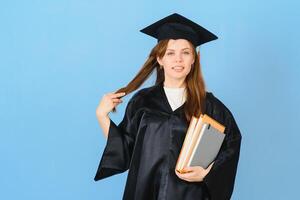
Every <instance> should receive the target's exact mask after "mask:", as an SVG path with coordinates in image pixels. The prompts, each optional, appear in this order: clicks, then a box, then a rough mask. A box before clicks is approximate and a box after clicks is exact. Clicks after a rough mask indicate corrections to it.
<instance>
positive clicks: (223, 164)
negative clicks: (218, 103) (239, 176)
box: [203, 111, 242, 200]
mask: <svg viewBox="0 0 300 200" xmlns="http://www.w3.org/2000/svg"><path fill="white" fill-rule="evenodd" d="M225 133H226V136H225V139H224V142H223V144H222V147H221V149H220V152H219V153H218V155H217V158H216V160H215V163H214V165H213V167H212V168H211V170H210V172H209V173H208V174H207V175H206V177H205V178H204V180H203V181H204V183H205V184H206V186H207V189H208V191H209V194H210V197H211V200H229V199H230V197H231V195H232V192H233V188H234V181H235V176H236V172H237V166H238V160H239V154H240V145H241V140H242V136H241V133H240V130H239V128H238V126H237V124H236V122H235V120H234V118H233V116H232V114H231V113H230V111H229V114H228V115H227V116H226V119H225Z"/></svg>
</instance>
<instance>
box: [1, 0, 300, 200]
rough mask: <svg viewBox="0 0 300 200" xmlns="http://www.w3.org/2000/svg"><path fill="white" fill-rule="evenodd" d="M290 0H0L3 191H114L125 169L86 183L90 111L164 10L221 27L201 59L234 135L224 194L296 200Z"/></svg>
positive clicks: (134, 63) (138, 57)
mask: <svg viewBox="0 0 300 200" xmlns="http://www.w3.org/2000/svg"><path fill="white" fill-rule="evenodd" d="M298 2H299V1H296V0H295V1H292V0H286V1H278V0H272V1H271V0H265V1H258V0H244V1H237V0H236V1H233V0H228V1H199V0H197V1H196V0H194V1H192V0H190V1H179V0H173V1H158V0H151V1H141V0H135V1H113V0H112V1H99V0H73V1H71V0H51V1H50V0H48V1H46V0H44V1H38V0H35V1H33V0H27V1H21V0H20V1H16V0H10V1H4V0H3V1H1V3H0V24H1V31H0V95H1V98H0V110H1V111H0V124H1V126H0V134H1V135H0V137H1V138H0V188H1V192H0V199H30V200H34V199H43V200H47V199H51V200H53V199H72V200H76V199H78V200H82V199H89V200H90V199H121V197H122V194H123V189H124V185H125V180H126V175H127V173H124V174H120V175H116V176H113V177H111V178H108V179H105V180H102V181H98V182H94V181H93V178H94V175H95V172H96V169H97V166H98V163H99V159H100V156H101V154H102V151H103V149H104V145H105V142H106V140H105V138H104V137H103V135H102V131H101V129H100V127H99V125H98V122H97V119H96V116H95V109H96V107H97V105H98V103H99V101H100V99H101V98H102V96H103V94H105V93H107V92H112V91H115V90H116V89H118V88H120V87H122V86H125V85H126V84H127V83H128V82H129V81H130V80H131V79H132V78H133V76H134V75H135V74H136V73H137V71H138V70H139V68H140V67H141V65H142V64H143V63H144V61H145V60H146V58H147V56H148V54H149V52H150V50H151V48H152V47H153V46H154V45H155V44H156V41H155V40H154V39H153V38H150V37H147V36H146V35H144V34H141V33H140V32H139V30H140V29H142V28H143V27H145V26H147V25H149V24H150V23H152V22H154V21H156V20H158V19H160V18H162V17H165V16H167V15H169V14H172V13H173V12H178V13H180V14H182V15H184V16H186V17H188V18H190V19H192V20H193V21H196V22H198V23H200V24H201V25H203V26H204V27H206V28H208V29H209V30H211V31H212V32H214V33H215V34H217V35H218V36H219V39H218V40H216V41H213V42H211V43H208V44H205V45H203V46H202V47H201V48H200V49H201V58H202V60H201V64H202V67H203V69H202V70H203V73H204V77H205V81H206V83H207V86H208V87H207V88H208V90H209V91H212V92H213V93H214V94H215V95H216V96H217V97H218V98H219V99H220V100H221V101H223V103H224V104H225V105H226V106H227V107H228V108H229V109H230V110H231V111H232V113H233V114H234V116H235V119H236V121H237V123H238V125H239V127H240V130H241V132H242V135H243V140H242V149H241V155H240V162H239V168H238V173H237V177H236V182H235V190H234V193H233V196H232V199H235V200H237V199H238V200H240V199H243V200H253V199H259V200H269V199H272V200H273V199H276V200H277V199H296V198H297V196H299V195H298V194H299V193H298V187H299V184H298V180H299V178H300V177H299V168H300V160H299V156H298V152H299V151H300V145H299V140H300V135H299V131H298V130H297V128H298V125H299V122H300V109H299V104H298V102H300V94H299V89H298V85H299V84H300V79H299V75H300V69H299V62H300V55H299V54H300V53H299V52H300V48H299V45H300V40H299V36H300V28H299V21H300V14H299V11H298V9H299V7H300V3H298ZM153 81H154V79H153V77H152V78H151V79H149V81H148V82H147V83H146V84H145V85H144V86H143V87H145V86H148V85H151V84H153ZM131 95H132V94H130V95H129V96H127V97H125V99H124V100H125V102H124V103H123V104H121V105H120V106H119V109H118V112H117V113H113V114H110V117H111V118H112V119H113V120H114V121H115V122H116V123H118V122H119V121H120V120H121V118H122V117H123V113H124V109H125V106H126V104H127V102H128V100H129V98H130V97H131Z"/></svg>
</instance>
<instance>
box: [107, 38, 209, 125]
mask: <svg viewBox="0 0 300 200" xmlns="http://www.w3.org/2000/svg"><path fill="white" fill-rule="evenodd" d="M168 42H169V39H166V40H161V41H159V42H158V43H157V45H156V46H154V48H153V49H152V50H151V52H150V55H149V57H148V59H147V60H146V62H145V63H144V65H143V67H142V68H141V69H140V71H139V72H138V73H137V74H136V76H135V77H134V78H133V79H132V80H131V81H130V82H129V83H128V84H127V86H126V87H123V88H120V89H118V90H117V91H116V93H118V92H125V93H126V95H127V94H129V93H131V92H133V91H135V90H136V89H138V88H139V87H140V86H141V85H142V84H143V83H144V82H145V81H146V80H147V78H148V77H149V76H150V75H151V74H152V72H153V71H154V69H156V81H155V85H157V84H160V83H162V82H164V80H165V75H164V70H163V68H160V66H159V64H158V62H157V59H156V58H157V57H159V58H162V57H163V56H164V55H165V52H166V50H167V46H168ZM190 45H191V47H193V49H194V51H193V54H194V59H195V62H194V64H193V65H192V67H191V71H190V73H189V74H188V75H187V76H186V78H185V83H186V89H187V91H186V92H187V93H186V94H187V98H186V102H185V105H184V113H185V117H186V119H187V121H190V119H191V117H192V116H196V117H200V114H202V113H203V112H204V110H205V97H206V96H205V95H206V89H205V83H204V79H203V76H202V72H201V68H200V62H199V54H197V51H196V48H195V47H194V46H193V45H192V43H190ZM115 111H116V109H115V108H114V109H113V112H115Z"/></svg>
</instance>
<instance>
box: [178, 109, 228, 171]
mask: <svg viewBox="0 0 300 200" xmlns="http://www.w3.org/2000/svg"><path fill="white" fill-rule="evenodd" d="M224 130H225V126H223V125H222V124H220V123H219V122H217V121H216V120H214V119H213V118H211V117H209V116H208V115H206V114H204V115H200V117H199V118H196V117H194V116H193V117H192V118H191V121H190V124H189V127H188V130H187V133H186V136H185V139H184V142H183V145H182V148H181V151H180V154H179V157H178V160H177V163H176V170H177V171H178V172H179V173H185V171H184V168H185V167H189V166H201V167H203V168H204V169H206V168H207V167H208V166H209V165H210V164H211V163H212V162H213V161H214V160H215V158H216V156H217V154H218V152H219V151H220V148H221V145H222V143H223V140H224V138H225V134H224Z"/></svg>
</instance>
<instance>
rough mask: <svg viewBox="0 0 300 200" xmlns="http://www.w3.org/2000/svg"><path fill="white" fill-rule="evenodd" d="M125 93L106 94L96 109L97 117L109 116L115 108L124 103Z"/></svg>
mask: <svg viewBox="0 0 300 200" xmlns="http://www.w3.org/2000/svg"><path fill="white" fill-rule="evenodd" d="M124 95H125V92H119V93H107V94H104V95H103V97H102V99H101V101H100V103H99V104H98V106H97V109H96V115H97V117H102V116H107V115H108V113H109V112H111V111H112V109H113V108H114V107H116V106H117V105H119V104H120V103H122V102H123V101H122V100H121V97H123V96H124Z"/></svg>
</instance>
